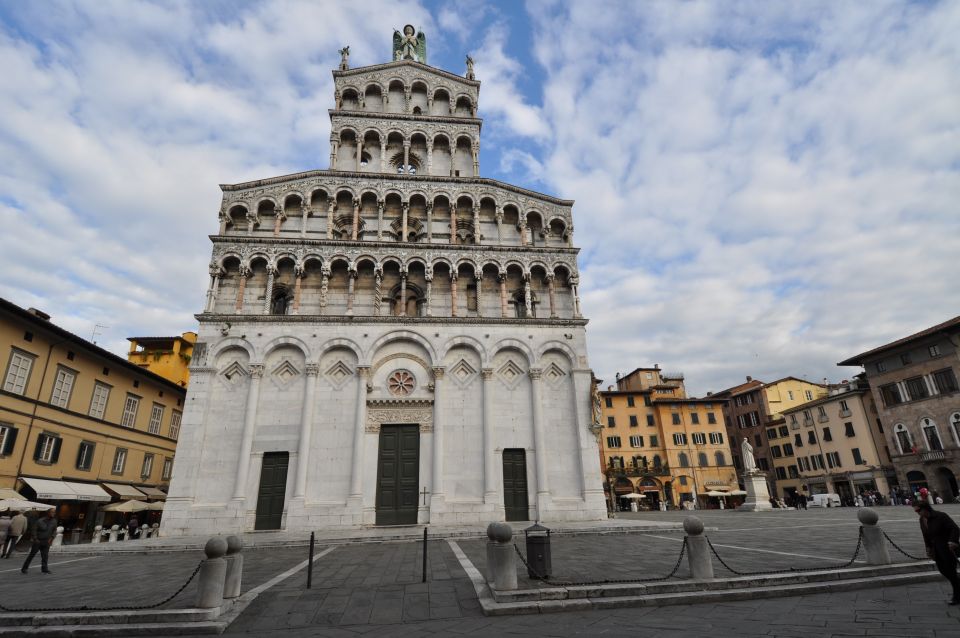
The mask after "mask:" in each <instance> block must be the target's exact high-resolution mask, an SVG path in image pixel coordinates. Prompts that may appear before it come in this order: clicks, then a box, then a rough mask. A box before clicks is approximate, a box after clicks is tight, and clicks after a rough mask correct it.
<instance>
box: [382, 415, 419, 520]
mask: <svg viewBox="0 0 960 638" xmlns="http://www.w3.org/2000/svg"><path fill="white" fill-rule="evenodd" d="M419 484H420V426H418V425H384V426H381V428H380V455H379V460H378V461H377V525H416V523H417V487H418V486H419Z"/></svg>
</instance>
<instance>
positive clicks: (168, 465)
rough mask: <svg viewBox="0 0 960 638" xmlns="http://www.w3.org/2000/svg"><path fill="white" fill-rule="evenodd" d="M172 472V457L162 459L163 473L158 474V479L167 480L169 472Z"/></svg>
mask: <svg viewBox="0 0 960 638" xmlns="http://www.w3.org/2000/svg"><path fill="white" fill-rule="evenodd" d="M172 472H173V459H163V473H161V474H160V480H162V481H169V480H170V474H171V473H172Z"/></svg>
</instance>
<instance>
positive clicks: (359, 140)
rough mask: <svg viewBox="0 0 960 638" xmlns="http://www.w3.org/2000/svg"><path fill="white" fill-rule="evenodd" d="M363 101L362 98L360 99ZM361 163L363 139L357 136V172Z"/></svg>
mask: <svg viewBox="0 0 960 638" xmlns="http://www.w3.org/2000/svg"><path fill="white" fill-rule="evenodd" d="M360 99H361V100H363V97H361V98H360ZM362 161H363V138H362V137H360V136H359V135H358V136H357V172H358V173H359V172H360V162H362Z"/></svg>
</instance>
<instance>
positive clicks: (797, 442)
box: [793, 432, 803, 447]
mask: <svg viewBox="0 0 960 638" xmlns="http://www.w3.org/2000/svg"><path fill="white" fill-rule="evenodd" d="M793 445H794V447H803V437H802V436H800V433H799V432H797V433H796V434H794V435H793Z"/></svg>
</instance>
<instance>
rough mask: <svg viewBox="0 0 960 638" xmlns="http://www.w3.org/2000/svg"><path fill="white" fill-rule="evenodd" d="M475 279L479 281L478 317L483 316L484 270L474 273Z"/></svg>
mask: <svg viewBox="0 0 960 638" xmlns="http://www.w3.org/2000/svg"><path fill="white" fill-rule="evenodd" d="M473 276H474V279H476V280H477V316H478V317H482V316H483V270H480V271H479V272H476V273H474V275H473Z"/></svg>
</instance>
